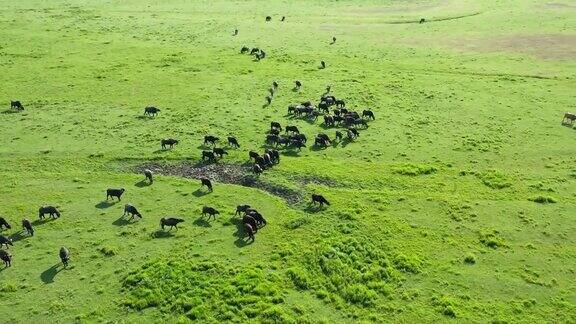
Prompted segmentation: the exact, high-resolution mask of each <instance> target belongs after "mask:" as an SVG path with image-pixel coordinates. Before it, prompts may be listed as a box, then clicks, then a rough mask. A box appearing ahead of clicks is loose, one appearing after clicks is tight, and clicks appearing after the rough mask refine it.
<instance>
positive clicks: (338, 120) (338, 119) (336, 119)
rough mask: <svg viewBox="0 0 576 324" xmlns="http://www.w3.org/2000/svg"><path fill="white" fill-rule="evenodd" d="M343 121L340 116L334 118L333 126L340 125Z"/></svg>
mask: <svg viewBox="0 0 576 324" xmlns="http://www.w3.org/2000/svg"><path fill="white" fill-rule="evenodd" d="M343 121H344V117H342V116H334V125H340V124H341V123H342V122H343Z"/></svg>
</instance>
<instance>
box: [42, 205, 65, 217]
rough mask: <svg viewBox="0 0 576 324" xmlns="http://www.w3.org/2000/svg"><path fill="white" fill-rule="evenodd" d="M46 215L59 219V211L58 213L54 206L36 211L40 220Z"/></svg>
mask: <svg viewBox="0 0 576 324" xmlns="http://www.w3.org/2000/svg"><path fill="white" fill-rule="evenodd" d="M46 214H50V216H51V217H52V218H58V217H60V211H58V209H57V208H56V207H54V206H42V207H40V209H39V210H38V217H40V219H44V215H46Z"/></svg>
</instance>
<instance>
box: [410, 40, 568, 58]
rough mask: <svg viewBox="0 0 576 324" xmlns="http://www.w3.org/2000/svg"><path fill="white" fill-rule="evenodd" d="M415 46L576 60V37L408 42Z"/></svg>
mask: <svg viewBox="0 0 576 324" xmlns="http://www.w3.org/2000/svg"><path fill="white" fill-rule="evenodd" d="M408 42H410V43H412V44H418V45H424V46H440V47H446V48H452V49H457V50H461V51H465V52H480V53H498V52H504V53H519V54H526V55H531V56H534V57H537V58H541V59H546V60H566V59H574V58H576V35H565V34H541V35H508V36H495V37H490V38H445V39H437V38H435V39H419V40H409V41H408Z"/></svg>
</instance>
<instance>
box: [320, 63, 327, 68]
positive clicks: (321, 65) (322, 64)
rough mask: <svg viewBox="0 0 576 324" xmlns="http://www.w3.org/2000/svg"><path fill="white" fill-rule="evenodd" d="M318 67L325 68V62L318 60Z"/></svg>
mask: <svg viewBox="0 0 576 324" xmlns="http://www.w3.org/2000/svg"><path fill="white" fill-rule="evenodd" d="M320 68H322V69H325V68H326V62H324V61H320Z"/></svg>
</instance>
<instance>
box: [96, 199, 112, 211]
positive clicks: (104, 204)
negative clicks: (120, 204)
mask: <svg viewBox="0 0 576 324" xmlns="http://www.w3.org/2000/svg"><path fill="white" fill-rule="evenodd" d="M116 203H117V201H114V200H112V201H110V200H104V201H101V202H99V203H97V204H96V205H94V207H96V208H98V209H106V208H109V207H112V206H114V205H116Z"/></svg>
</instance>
